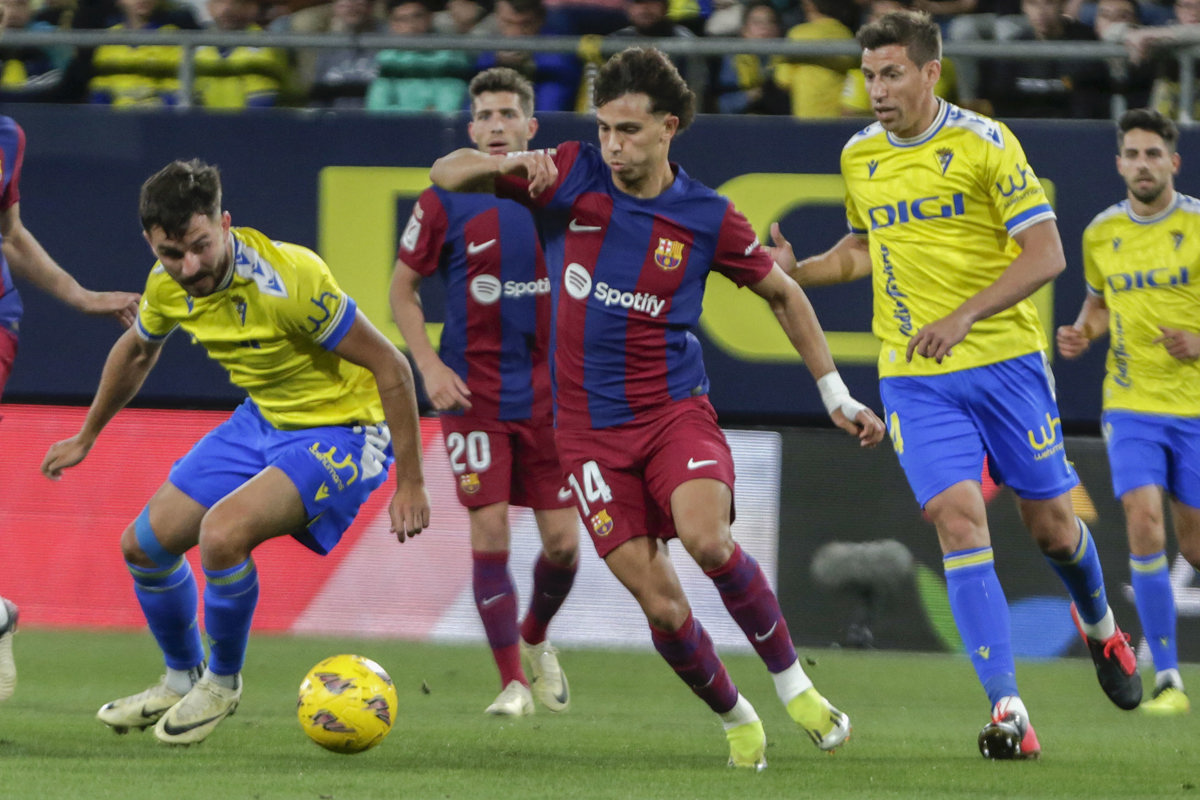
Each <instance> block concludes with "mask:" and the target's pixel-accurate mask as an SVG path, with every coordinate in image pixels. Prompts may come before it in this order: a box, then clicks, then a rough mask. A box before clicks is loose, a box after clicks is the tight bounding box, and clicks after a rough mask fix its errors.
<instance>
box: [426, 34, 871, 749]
mask: <svg viewBox="0 0 1200 800" xmlns="http://www.w3.org/2000/svg"><path fill="white" fill-rule="evenodd" d="M593 91H594V100H595V105H596V119H597V122H598V125H599V146H597V145H593V144H586V143H580V142H567V143H565V144H562V145H560V146H559V147H557V148H556V149H554V150H550V151H536V152H528V153H522V154H516V155H513V154H510V155H509V156H507V157H504V156H499V155H490V154H484V153H480V152H478V151H475V150H470V149H464V150H458V151H456V152H454V153H452V154H450V155H448V156H446V157H444V158H442V159H439V160H438V162H437V163H436V164H435V165H434V167H433V170H432V172H431V177H432V178H433V181H434V183H435V184H437V185H440V186H442V187H443V188H447V189H451V190H456V191H463V190H475V191H488V190H492V191H495V192H496V193H497V194H500V195H502V196H512V197H515V198H517V199H520V200H522V201H523V202H525V203H528V204H529V205H530V206H531V207H533V208H534V209H535V211H536V213H537V216H538V221H539V223H540V225H541V229H542V231H543V234H544V237H545V238H544V241H545V246H546V261H547V265H548V269H549V273H550V280H551V286H552V290H553V300H554V303H555V314H554V321H553V324H554V332H553V338H552V348H553V350H552V359H553V361H552V363H553V370H554V371H553V375H554V379H555V399H556V402H557V409H556V426H557V428H556V439H557V442H558V447H559V457H560V458H561V459H562V462H563V467H564V468H565V469H566V470H567V473H568V475H569V482H570V485H571V488H572V490H573V492H574V494H575V501H576V504H577V507H578V510H579V513H580V516H581V517H582V519H583V521H584V524H585V527H586V528H587V530H588V533H589V534H590V535H591V538H592V542H593V544H594V545H595V547H596V550H597V552H598V553H599V554H600V555H601V557H603V558H604V560H605V563H606V564H607V565H608V567H609V569H610V570H612V572H613V574H614V575H615V576H616V577H617V578H618V579H619V580H620V581H621V582H622V583H623V584H624V585H625V587H626V588H627V589H628V590H629V591H630V593H631V594H632V595H633V597H634V598H635V599H636V600H637V602H638V603H639V605H640V606H641V608H642V610H643V612H644V613H645V615H646V619H647V621H648V622H649V625H650V635H651V639H652V641H653V642H654V646H655V648H656V649H657V650H658V652H659V653H660V654H661V655H662V656H663V658H664V659H665V660H666V661H667V662H668V663H669V664H670V665H671V667H672V668H673V669H674V670H675V672H676V673H677V674H678V675H679V676H680V678H682V679H683V680H684V682H685V683H687V685H688V686H689V687H690V688H691V689H692V691H693V692H695V693H696V695H697V696H699V697H700V698H701V699H703V700H704V701H705V702H706V703H707V704H708V706H709V707H710V708H711V709H712V710H713V711H714V712H716V714H717V715H718V716H719V717H720V719H721V721H722V723H723V725H724V727H725V730H726V738H727V740H728V743H729V753H730V758H729V763H730V764H731V765H732V766H737V767H746V768H752V769H762V768H763V767H764V766H765V765H766V760H765V757H764V749H765V745H766V738H765V734H764V732H763V727H762V722H761V721H760V720H759V718H758V714H757V712H756V711H755V710H754V707H753V706H752V705H751V704H750V702H749V701H748V700H747V699H746V698H745V697H744V696H742V695H741V693H740V692H739V691H738V689H737V687H736V686H735V685H734V684H733V681H732V680H731V679H730V677H729V674H728V672H727V671H726V669H725V666H724V664H723V663H722V662H721V660H720V658H719V657H718V656H717V653H716V651H715V649H714V647H713V643H712V639H711V638H710V637H709V635H708V633H707V632H705V630H704V628H703V626H702V625H701V624H700V621H699V620H697V619H696V618H695V617H694V616H693V615H692V612H691V608H690V607H689V605H688V601H687V597H686V596H685V594H684V593H683V590H682V588H681V586H680V584H679V580H678V577H677V576H676V574H675V571H674V568H673V567H672V565H671V561H670V557H669V554H668V551H667V548H666V542H665V540H667V539H670V538H674V537H678V538H679V539H680V541H681V543H682V544H683V546H684V548H685V549H686V550H687V552H688V554H689V555H690V556H691V557H692V558H693V559H694V560H695V561H696V563H697V564H699V565H700V567H701V568H702V569H704V570H705V572H706V573H707V574H708V575H709V577H711V579H712V581H713V583H714V585H715V587H716V589H717V590H718V592H719V593H720V596H721V598H722V600H723V601H724V603H725V606H726V608H727V609H728V610H729V612H730V614H731V615H732V617H733V618H734V619H735V620H736V621H737V623H738V625H739V626H740V627H741V628H742V630H743V631H744V632H745V634H746V637H747V639H748V640H749V641H750V643H751V644H752V645H753V647H754V648H755V650H756V651H757V652H758V654H759V656H760V657H761V658H762V660H763V661H764V663H765V664H766V666H767V669H768V670H769V671H770V673H771V675H772V677H773V678H774V682H775V688H776V691H777V694H778V696H779V699H780V700H781V701H782V702H783V704H784V705H785V706H786V708H787V710H788V713H789V715H790V716H791V718H792V719H793V720H794V721H795V722H796V723H797V724H798V725H799V726H800V727H801V728H802V729H803V730H804V731H805V732H806V734H807V735H808V736H809V737H811V739H812V741H813V742H814V743H815V744H816V745H817V746H818V747H819V748H821V749H822V750H832V749H834V748H836V747H838V746H839V745H841V744H842V742H843V741H844V740H845V738H846V736H847V735H848V734H849V732H850V721H849V718H848V717H847V716H846V715H845V714H844V713H842V712H841V711H839V710H838V709H836V708H835V707H833V706H832V705H831V704H830V703H829V702H828V701H827V700H826V699H825V698H824V697H823V696H822V695H821V694H820V693H819V692H818V691H817V690H816V688H814V687H813V684H812V681H811V680H810V679H809V677H808V676H807V675H806V674H805V673H804V670H803V668H802V667H801V666H800V663H799V660H798V659H797V657H796V651H795V649H794V647H793V645H792V641H791V637H790V635H789V634H788V628H787V622H786V621H785V620H784V618H783V615H782V613H781V612H780V608H779V602H778V600H777V599H776V597H775V594H774V592H773V591H772V590H771V587H770V586H769V584H768V583H767V578H766V576H765V575H764V573H763V571H762V569H761V567H759V565H758V563H757V562H756V561H755V560H754V559H753V558H752V557H750V556H749V555H748V554H747V553H745V552H744V551H743V550H742V549H741V547H740V546H738V544H737V543H736V542H735V541H734V540H733V538H732V536H731V534H730V523H731V521H732V519H733V502H732V497H733V494H732V487H733V481H734V470H733V459H732V456H731V454H730V450H729V446H728V444H727V443H726V441H725V437H724V435H723V434H722V432H721V429H720V428H719V427H718V426H717V420H716V413H715V412H714V410H713V407H712V405H711V404H710V403H709V400H708V397H707V393H708V377H707V375H706V374H705V370H704V364H703V362H702V359H701V353H700V343H699V341H698V340H697V339H696V337H695V335H694V334H693V333H692V329H693V328H694V327H695V326H696V324H697V323H698V321H699V317H700V311H701V300H702V298H703V294H704V285H705V281H706V280H707V278H708V275H709V274H710V272H712V271H718V272H721V273H722V274H724V275H726V276H727V277H729V278H731V279H732V280H734V281H735V282H737V283H738V284H739V285H743V286H749V287H750V288H751V290H752V291H754V292H755V293H756V294H759V295H761V296H762V297H763V298H765V299H766V300H767V301H768V303H769V304H770V305H771V307H772V309H773V310H774V312H775V314H776V316H777V318H778V319H779V321H780V324H781V326H782V327H783V329H784V331H785V332H786V333H787V335H788V337H789V339H790V340H791V342H792V343H793V344H794V346H795V347H796V349H797V351H798V352H799V353H800V354H801V355H802V356H803V357H804V361H805V363H806V364H807V365H808V368H809V370H810V371H811V372H812V374H813V376H814V377H815V378H819V379H820V380H819V383H818V385H819V386H820V388H821V394H822V398H823V399H824V400H825V404H826V408H827V409H829V412H830V414H831V416H832V417H833V419H834V421H835V422H836V423H837V424H838V425H839V426H840V427H841V428H843V429H844V430H846V431H847V432H849V433H852V434H853V435H855V436H858V437H859V438H860V440H861V442H862V444H864V445H868V446H869V445H873V444H875V443H877V442H879V441H880V440H881V439H882V437H883V432H884V430H883V425H882V423H881V421H880V420H879V419H878V418H877V417H876V416H875V415H874V414H873V413H872V412H871V411H870V410H869V409H867V408H866V407H865V406H863V405H862V404H860V403H858V402H856V401H855V400H853V398H851V396H850V394H849V392H848V391H847V390H846V388H845V384H844V383H842V381H841V379H840V377H839V376H838V374H837V372H836V371H835V370H834V366H833V360H832V358H831V357H830V354H829V348H828V345H827V344H826V342H825V338H824V334H823V332H822V331H821V328H820V325H819V323H818V322H817V319H816V315H815V314H814V313H813V311H812V307H811V306H810V305H809V304H808V301H807V299H806V298H805V297H804V293H803V292H802V291H801V290H800V288H799V287H798V286H797V285H796V284H795V282H794V281H792V280H791V279H789V278H788V277H787V275H786V274H784V272H783V271H782V270H781V269H780V268H779V267H778V266H776V265H775V264H774V263H773V262H772V260H771V257H770V255H769V254H768V253H767V252H766V250H765V249H764V248H763V247H762V246H761V245H760V244H759V242H758V239H757V237H756V236H755V234H754V231H753V230H752V229H751V227H750V225H749V223H748V222H747V221H746V219H745V217H743V216H742V215H741V214H740V213H739V212H738V211H737V210H736V209H734V208H733V206H732V204H731V203H730V202H729V201H728V200H727V199H726V198H724V197H721V196H720V195H718V194H716V193H715V192H713V191H712V190H711V189H709V188H707V187H705V186H703V185H702V184H700V183H698V182H696V181H694V180H692V179H691V178H690V177H688V175H687V173H686V172H685V171H684V170H683V169H682V168H681V167H679V166H678V165H676V164H672V163H671V162H670V161H669V160H668V154H669V149H670V145H671V142H672V140H673V139H674V137H675V135H676V134H678V133H679V132H680V131H681V130H683V129H684V128H686V127H687V126H688V125H689V124H690V123H691V121H692V119H693V116H694V103H695V98H694V96H693V94H692V92H691V91H690V90H689V89H688V88H687V85H686V84H685V83H684V81H683V79H682V78H680V76H679V73H678V71H677V70H676V69H675V67H674V66H673V65H672V64H671V62H670V60H669V59H668V58H667V57H666V56H665V55H664V54H663V53H661V52H660V51H658V50H654V49H650V48H645V49H643V48H629V49H626V50H624V51H622V52H620V53H618V54H617V55H615V56H613V57H612V58H611V59H609V61H608V62H607V63H606V64H605V65H604V66H603V67H602V68H601V69H600V70H599V72H598V74H597V77H596V81H595V84H594V90H593Z"/></svg>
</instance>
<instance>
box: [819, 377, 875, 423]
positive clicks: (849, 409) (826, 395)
mask: <svg viewBox="0 0 1200 800" xmlns="http://www.w3.org/2000/svg"><path fill="white" fill-rule="evenodd" d="M817 389H818V390H820V392H821V402H822V403H824V404H825V412H826V413H827V414H829V416H831V417H832V416H833V412H834V411H841V412H842V414H844V415H845V417H846V419H848V420H850V421H852V422H853V421H854V419H855V418H856V417H857V416H858V412H860V411H862V410H863V409H865V408H866V406H864V405H863V404H862V403H860V402H858V401H857V400H855V399H854V398H853V397H851V396H850V390H849V389H847V388H846V383H845V382H844V381H843V380H842V376H841V375H839V374H838V372H837V370H834V371H833V372H829V373H826V374H824V375H822V376H821V377H820V378H818V379H817Z"/></svg>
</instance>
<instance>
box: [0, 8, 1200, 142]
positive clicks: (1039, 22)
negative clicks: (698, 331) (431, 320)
mask: <svg viewBox="0 0 1200 800" xmlns="http://www.w3.org/2000/svg"><path fill="white" fill-rule="evenodd" d="M902 8H916V9H919V10H924V11H927V12H929V13H931V14H933V15H934V16H935V18H936V19H937V20H938V22H939V24H940V25H941V27H942V31H943V36H944V38H945V40H946V41H947V42H949V43H956V42H977V41H985V40H987V41H995V42H1005V41H1020V40H1025V41H1046V42H1056V41H1073V42H1088V41H1107V42H1121V43H1124V44H1125V46H1126V49H1127V52H1128V58H1127V59H1111V60H1104V59H1097V60H1061V61H1056V60H1053V59H1014V58H995V59H969V58H958V59H954V60H952V61H947V68H946V69H945V70H944V75H943V79H942V81H941V83H940V84H939V86H938V94H939V95H940V96H942V97H945V98H947V99H950V100H952V101H954V102H957V103H958V104H959V105H961V106H963V107H966V108H971V109H974V110H977V111H980V112H982V113H985V114H993V115H996V116H1000V117H1070V118H1079V119H1105V118H1110V117H1113V116H1114V113H1115V112H1119V111H1120V110H1121V109H1122V108H1125V107H1138V106H1148V107H1152V108H1155V109H1157V110H1159V111H1161V112H1163V113H1164V114H1167V115H1170V116H1176V115H1177V114H1178V112H1179V108H1178V102H1179V65H1178V62H1177V61H1176V60H1175V59H1174V58H1173V55H1172V52H1173V51H1172V48H1171V45H1172V44H1178V43H1184V42H1190V41H1193V40H1200V0H333V2H325V3H321V2H319V1H318V2H315V3H314V0H0V9H3V23H2V28H0V31H2V30H30V31H53V30H87V29H92V30H112V31H133V30H137V31H145V32H146V33H147V44H138V45H130V44H116V43H114V44H102V45H100V46H97V47H95V48H78V49H75V48H70V47H62V46H59V47H28V46H15V45H8V46H2V45H0V101H7V102H16V101H33V102H64V103H96V104H107V105H112V106H116V107H146V106H150V107H153V106H171V105H178V104H179V103H180V92H181V86H180V83H179V77H178V76H179V67H180V63H181V59H182V58H183V50H182V48H181V47H179V46H177V45H173V44H159V43H156V42H155V37H154V35H153V34H155V33H156V32H175V31H181V30H203V29H207V30H212V31H220V32H243V33H249V32H264V31H265V32H279V33H297V34H321V33H330V34H346V33H351V34H379V35H394V36H396V37H397V41H396V47H395V48H389V49H384V50H379V49H375V48H366V47H361V46H352V47H346V48H336V47H329V48H296V49H292V50H287V49H282V48H274V47H245V46H243V47H228V48H225V47H213V46H203V47H199V48H197V49H196V51H195V76H196V77H195V81H194V85H193V90H192V95H193V96H192V97H191V98H189V102H190V103H191V104H194V105H196V106H201V107H205V108H213V109H224V110H239V109H249V108H259V107H270V106H277V105H286V106H297V107H312V108H338V109H345V108H350V109H366V110H368V111H373V112H419V111H457V110H465V109H466V108H467V104H468V99H467V84H468V82H469V81H470V79H471V78H472V77H473V76H474V75H476V74H478V73H479V72H481V71H483V70H485V69H487V68H489V67H493V66H509V67H513V68H514V69H517V70H518V71H519V72H520V73H521V74H523V75H524V76H526V77H527V78H528V79H529V80H531V81H532V82H533V84H534V87H535V91H536V110H537V111H572V110H575V111H587V110H589V107H588V106H589V97H590V91H589V89H590V85H591V82H592V80H593V79H594V75H595V72H596V68H597V66H598V65H599V64H600V63H601V61H602V58H601V48H600V47H599V46H598V41H597V39H596V38H593V37H604V36H612V37H623V38H626V39H638V38H647V37H653V38H694V37H724V38H746V39H780V40H783V39H785V38H786V39H790V40H796V41H804V42H814V41H838V40H846V41H850V40H852V39H853V37H854V34H855V32H856V31H857V29H858V28H860V27H861V26H862V25H864V24H866V23H868V22H869V21H871V20H872V19H875V18H877V17H879V16H881V15H882V14H884V13H887V12H889V11H895V10H899V9H902ZM427 34H440V35H447V36H460V37H463V39H464V46H467V45H468V44H469V40H470V39H471V38H478V37H480V36H486V37H510V36H512V37H531V36H543V35H544V36H583V37H586V38H584V39H583V40H582V41H583V43H584V44H583V45H582V46H581V47H580V48H579V51H578V52H575V53H564V52H558V53H556V52H538V53H528V52H519V51H499V52H483V53H480V52H478V51H476V52H472V51H470V50H466V49H447V50H434V51H430V50H413V49H410V48H406V47H405V46H404V45H405V39H406V38H408V37H417V36H424V35H427ZM998 52H1001V51H999V50H998ZM678 62H679V63H678V65H677V66H678V67H679V68H680V71H681V73H682V74H683V75H684V77H685V78H686V80H687V81H688V83H689V84H690V85H691V87H692V88H693V90H695V91H696V92H697V95H698V96H699V97H700V98H701V101H702V102H701V110H702V111H706V112H712V113H734V114H780V115H786V114H791V115H794V116H796V117H801V118H806V119H810V118H830V117H840V116H866V115H868V114H869V113H870V110H869V104H868V103H867V98H866V93H865V91H864V89H863V81H862V74H861V72H859V70H858V69H857V68H856V67H857V59H856V58H854V57H846V56H833V57H829V56H827V57H820V58H816V57H813V58H793V57H783V56H762V55H757V54H740V55H728V56H724V57H711V58H705V57H689V58H680V59H678Z"/></svg>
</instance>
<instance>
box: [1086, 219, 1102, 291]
mask: <svg viewBox="0 0 1200 800" xmlns="http://www.w3.org/2000/svg"><path fill="white" fill-rule="evenodd" d="M1096 238H1097V237H1096V236H1095V235H1094V231H1093V228H1092V226H1091V225H1089V226H1088V227H1087V228H1085V229H1084V231H1083V282H1084V285H1085V286H1087V291H1088V294H1090V295H1096V296H1099V297H1103V296H1104V276H1103V275H1101V274H1100V265H1099V264H1097V263H1096V257H1095V252H1096V249H1095V248H1096Z"/></svg>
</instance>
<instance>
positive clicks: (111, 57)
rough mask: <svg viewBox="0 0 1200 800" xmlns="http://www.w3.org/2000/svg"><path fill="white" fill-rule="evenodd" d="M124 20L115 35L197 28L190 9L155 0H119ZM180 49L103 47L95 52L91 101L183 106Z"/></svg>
mask: <svg viewBox="0 0 1200 800" xmlns="http://www.w3.org/2000/svg"><path fill="white" fill-rule="evenodd" d="M117 7H118V8H119V10H120V13H121V20H120V21H119V22H117V23H116V24H114V25H112V26H110V27H109V30H114V31H145V32H146V33H147V34H149V35H150V38H153V33H154V32H155V31H178V30H196V29H198V28H199V27H200V25H199V23H197V22H196V18H195V16H193V14H192V12H191V10H190V9H189V8H187V7H184V6H168V5H166V4H165V3H160V2H158V1H157V0H117ZM181 58H182V51H181V49H180V48H179V47H178V46H176V45H165V44H144V45H127V44H105V45H101V46H99V47H97V48H96V50H95V52H94V53H93V54H92V65H91V71H92V78H91V80H90V81H89V82H88V99H89V100H90V101H91V102H93V103H100V104H105V105H111V106H114V107H117V108H124V107H129V106H165V105H175V104H177V103H178V102H179V62H180V60H181Z"/></svg>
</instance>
